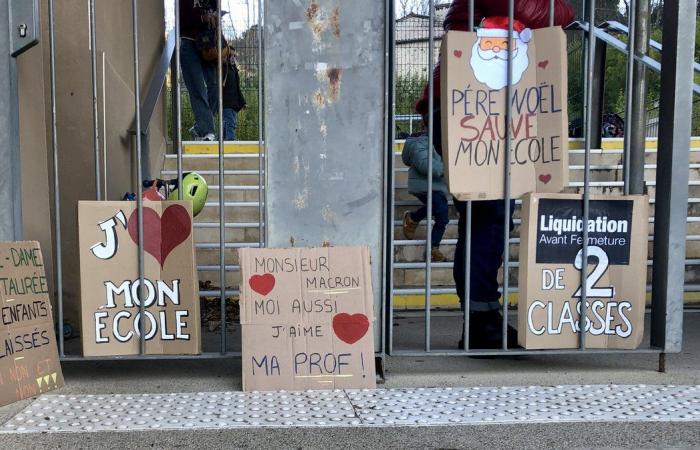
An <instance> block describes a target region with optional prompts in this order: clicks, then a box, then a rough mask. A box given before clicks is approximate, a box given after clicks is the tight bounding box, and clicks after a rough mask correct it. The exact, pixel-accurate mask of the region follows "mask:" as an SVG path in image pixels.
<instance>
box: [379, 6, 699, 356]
mask: <svg viewBox="0 0 700 450" xmlns="http://www.w3.org/2000/svg"><path fill="white" fill-rule="evenodd" d="M429 3H430V11H431V13H430V16H429V25H428V27H429V29H430V31H431V32H430V36H429V42H428V44H427V48H428V58H427V63H426V66H427V67H428V71H427V73H428V93H429V107H428V111H429V114H428V126H427V135H428V142H433V122H434V118H433V113H434V108H433V86H432V83H433V77H432V73H433V67H434V57H433V53H432V51H433V48H434V39H435V38H434V35H433V32H432V31H433V28H434V11H435V4H434V3H435V2H434V1H433V0H431V1H430V2H429ZM468 4H469V22H470V23H469V29H470V30H473V26H474V2H473V1H470V2H469V3H468ZM586 7H587V14H586V22H578V23H577V24H576V25H577V26H578V29H580V30H582V31H583V32H584V44H585V47H584V48H585V54H584V57H585V61H584V67H585V72H584V75H583V80H584V89H583V92H584V130H585V132H584V149H583V156H584V162H583V167H579V168H577V170H582V171H583V181H582V182H578V183H571V185H573V186H578V187H580V188H582V193H583V200H582V203H583V218H582V220H583V222H584V223H586V222H587V220H588V217H589V205H590V201H591V200H590V192H591V189H592V188H593V187H595V186H597V185H603V186H619V187H620V188H621V189H622V191H623V194H624V195H629V194H641V193H643V192H637V191H636V188H635V187H634V186H633V185H632V184H631V182H630V173H636V174H639V173H640V171H641V176H642V177H643V170H644V167H643V163H642V167H639V166H634V167H633V165H632V164H633V163H632V161H638V160H639V157H638V158H637V159H636V160H632V159H631V158H630V156H631V155H633V154H634V153H635V152H637V153H639V152H641V161H644V149H643V148H642V149H639V148H634V147H633V146H632V141H631V140H630V139H628V138H626V139H625V140H624V148H623V151H622V153H623V155H622V156H623V160H622V163H621V164H615V165H614V169H615V170H618V169H622V170H623V173H624V181H621V182H612V183H610V182H595V181H592V180H591V176H590V172H591V169H592V168H593V167H594V166H593V164H592V163H591V154H592V149H593V148H594V146H595V144H594V143H595V141H598V142H599V136H600V134H598V135H597V136H594V135H593V129H592V125H593V122H594V120H595V119H594V118H593V116H592V114H593V108H592V104H593V102H594V100H593V90H594V86H593V84H592V83H593V79H594V62H595V58H596V53H595V52H596V48H597V47H596V44H597V42H605V43H606V44H608V45H611V46H613V47H614V48H616V49H618V50H621V51H623V52H624V53H625V54H626V55H628V63H627V67H626V75H627V82H626V86H625V97H626V104H627V111H626V112H627V114H628V116H627V117H628V118H629V117H630V116H629V114H631V112H632V111H631V108H632V102H631V100H632V96H631V95H632V94H631V92H632V86H633V83H634V80H633V77H632V72H633V67H634V64H633V63H634V61H640V62H641V63H643V64H644V65H646V66H648V67H650V68H651V69H653V70H659V71H661V74H662V87H661V99H660V103H661V105H662V107H663V108H664V109H665V110H664V111H663V112H662V113H660V114H659V121H660V127H659V129H660V130H661V134H660V136H659V152H658V154H657V158H658V167H657V168H656V173H657V181H656V182H655V183H648V185H650V186H651V185H654V186H655V187H656V198H655V199H653V200H652V201H653V203H655V205H656V213H655V216H654V218H653V219H652V220H653V222H654V224H655V229H654V234H653V236H650V238H649V241H650V242H653V245H654V253H653V254H654V259H652V260H650V261H649V262H648V265H649V266H653V277H652V283H651V285H650V286H648V290H650V291H651V292H652V305H651V320H652V326H651V341H650V345H649V346H647V347H642V348H640V349H637V350H631V351H635V352H650V353H659V354H661V355H662V356H661V358H662V359H660V361H662V360H663V354H664V353H665V352H677V351H679V350H680V340H681V335H682V330H681V326H680V324H681V323H682V307H683V277H684V269H683V267H684V265H685V264H686V263H691V264H692V263H693V261H692V260H686V261H683V258H679V257H678V255H672V254H671V247H672V246H674V247H673V248H675V249H676V250H679V249H681V248H683V247H681V244H680V241H681V240H682V241H683V242H685V234H686V230H685V226H686V223H687V220H688V218H687V217H686V212H687V211H686V209H687V207H688V195H687V187H688V168H689V166H688V154H689V153H688V142H689V136H690V133H689V127H688V125H689V117H690V114H686V113H687V112H688V107H689V102H688V101H687V98H688V97H689V94H690V92H691V89H692V90H693V91H695V90H696V89H697V87H696V86H695V85H694V83H693V82H692V73H693V70H692V66H693V61H692V59H693V56H692V55H693V53H692V51H691V49H689V48H688V47H687V46H686V45H683V44H681V43H680V42H679V41H678V33H679V31H678V28H677V27H678V26H679V24H682V27H681V29H691V30H692V29H694V26H691V25H694V17H695V15H694V14H690V11H694V9H695V5H694V4H691V2H689V1H679V2H674V4H673V5H668V2H667V4H666V8H667V10H666V11H665V17H664V18H665V21H664V41H665V42H664V47H665V48H667V49H668V48H672V50H667V52H664V54H663V61H662V62H663V63H664V64H663V65H662V64H660V63H659V62H657V61H655V60H653V59H652V58H650V57H649V56H647V55H639V54H635V53H634V52H633V51H631V50H630V49H632V48H634V36H631V37H630V39H628V41H627V43H623V42H622V41H620V40H619V39H617V38H615V37H613V36H611V35H610V34H608V33H606V32H605V31H603V30H601V29H598V28H596V27H595V26H590V24H591V23H595V1H588V2H587V3H586ZM549 8H550V10H549V12H550V14H549V23H550V25H552V24H553V16H554V10H553V8H554V2H552V1H550V4H549ZM629 10H630V11H634V10H635V1H634V0H632V1H631V2H630V5H629ZM508 18H509V24H510V25H509V30H508V42H509V46H510V45H512V37H513V29H512V23H513V18H514V1H513V0H510V1H509V2H508ZM630 20H631V22H634V20H635V19H634V17H631V18H630ZM632 33H634V30H632ZM691 41H692V39H691ZM629 55H633V56H629ZM511 64H512V61H511V60H510V59H509V60H508V68H507V74H508V83H507V87H506V95H505V98H506V99H509V98H510V91H511V86H512V79H511V69H510V66H511ZM681 72H683V73H682V76H680V73H681ZM686 89H687V90H688V92H687V93H686ZM680 92H683V94H679V93H680ZM683 96H685V97H686V98H682V97H683ZM511 108H512V104H511V102H510V101H508V100H507V101H506V106H505V110H506V118H505V123H509V117H511ZM664 113H665V114H664ZM680 118H683V124H680V125H679V126H676V125H675V124H674V119H675V120H679V119H680ZM686 118H687V120H686ZM415 119H416V117H415V116H412V115H405V114H404V115H397V116H396V117H394V118H393V121H392V124H391V126H390V127H389V129H390V130H392V132H395V131H396V130H397V128H396V125H395V124H396V122H398V121H405V122H409V124H410V125H409V130H410V132H412V131H413V121H414V120H415ZM686 121H687V122H688V123H686ZM506 130H507V134H508V136H507V137H506V139H505V152H504V154H505V159H506V161H505V163H504V167H505V177H504V178H505V185H504V192H505V198H504V200H503V206H504V209H505V212H506V214H505V221H506V223H505V226H504V228H505V233H504V236H503V241H504V242H505V243H506V244H505V245H504V255H503V264H502V269H501V270H502V282H501V283H502V286H501V288H500V292H501V293H504V292H505V293H509V292H516V291H517V289H516V288H513V287H511V286H510V276H509V275H510V273H509V272H510V270H511V268H513V267H517V265H518V263H517V262H513V261H510V246H511V244H517V243H519V239H517V238H515V239H513V238H512V237H511V232H510V227H509V220H510V208H511V198H510V176H511V174H510V164H509V160H508V159H509V156H510V146H511V142H510V139H509V135H510V133H509V132H510V131H511V130H510V128H509V127H506ZM392 150H393V149H392ZM428 161H429V164H428V165H429V167H428V170H427V178H428V189H427V192H428V193H430V192H432V186H433V174H432V158H428ZM399 170H404V171H405V170H406V169H399ZM681 171H684V173H682V174H681ZM671 173H673V174H675V175H676V176H678V177H679V178H678V179H669V178H668V176H669V175H670V174H671ZM692 183H696V182H691V184H692ZM392 186H394V192H396V190H397V189H398V188H399V187H400V186H398V185H397V183H396V180H395V177H394V178H393V179H392ZM431 197H432V196H431V195H427V205H426V210H427V211H428V220H427V223H426V226H425V227H424V228H425V235H426V239H424V240H416V241H403V240H397V239H396V237H395V229H396V226H397V225H400V224H401V221H399V220H395V214H396V210H397V207H398V206H408V205H417V204H418V203H417V202H413V201H398V200H396V198H395V197H393V196H392V198H391V199H390V201H391V204H390V205H389V207H388V208H387V213H388V215H389V220H390V221H391V223H392V224H394V226H393V227H390V229H389V232H388V236H387V239H388V240H389V242H390V245H389V246H388V250H387V258H388V260H389V265H390V269H389V270H388V271H387V274H388V276H390V277H392V279H391V280H390V282H389V286H390V289H389V291H388V294H387V299H386V303H387V318H386V320H385V332H386V334H387V338H386V351H387V352H388V353H389V354H392V355H407V356H417V355H420V356H424V355H464V354H470V355H519V354H563V353H582V352H586V353H599V352H600V350H593V349H590V348H587V347H586V333H579V335H578V337H579V346H578V348H577V349H571V350H522V349H512V348H511V349H509V348H508V345H507V342H508V339H507V336H508V325H509V320H508V315H509V302H508V301H507V300H506V299H507V296H506V295H503V296H502V298H503V301H502V302H501V306H502V307H501V317H502V327H501V328H502V329H501V342H502V346H501V348H500V349H496V350H492V349H489V350H484V349H473V348H471V347H470V343H469V328H470V323H469V322H470V300H471V299H470V285H469V284H470V276H469V274H470V273H471V261H470V256H471V244H472V242H471V239H472V235H471V222H472V204H473V202H470V201H468V202H466V206H465V208H464V211H462V212H461V214H463V215H464V216H465V217H463V218H462V220H465V221H466V227H465V229H464V234H462V235H459V236H458V237H457V239H456V240H454V239H452V240H448V241H447V242H446V243H448V244H455V243H456V242H458V241H459V240H464V253H465V254H464V259H465V277H464V280H465V286H464V297H463V298H461V299H460V302H461V303H462V305H463V307H462V312H461V313H460V314H461V316H462V323H463V330H462V331H463V336H464V339H463V342H462V347H461V350H454V349H444V348H442V349H436V348H434V347H433V345H432V336H431V312H432V310H433V308H432V305H431V296H432V294H453V293H455V292H456V290H455V289H454V288H452V287H447V288H445V287H434V286H433V285H432V280H431V270H432V269H433V268H444V269H446V268H452V267H453V264H452V263H451V262H447V263H443V262H439V263H433V262H432V261H431V243H430V236H431V229H432V223H433V222H432V220H430V219H431V211H432V201H431V200H432V199H431ZM681 212H682V214H683V218H685V219H686V220H684V219H683V218H681ZM516 222H517V219H516ZM450 223H451V224H454V220H453V221H451V222H450ZM668 233H672V234H673V236H672V237H670V236H669V234H668ZM587 235H588V230H587V229H586V227H584V229H583V242H584V244H583V249H582V251H583V257H582V262H583V264H582V266H583V267H582V269H581V277H582V280H581V281H582V283H581V286H582V288H581V291H582V292H581V305H582V307H581V311H580V312H579V313H578V314H579V317H584V316H585V315H586V314H587V312H586V299H587V292H586V283H585V275H586V274H587V272H588V270H587V264H588V236H587ZM695 237H696V236H691V239H693V238H695ZM397 245H417V246H424V247H425V260H424V261H423V262H420V261H419V262H397V261H395V254H396V252H395V249H396V247H397ZM683 245H684V244H683ZM674 256H675V257H674ZM670 258H673V262H671V261H670ZM419 268H424V269H423V274H424V278H425V286H424V287H423V288H417V287H416V288H406V287H403V288H396V287H395V285H394V280H393V274H394V269H414V270H415V269H419ZM693 287H694V286H689V288H691V289H692V288H693ZM395 294H404V295H405V294H419V295H421V296H422V297H424V298H425V301H424V304H423V305H424V306H423V309H422V313H421V314H420V315H419V317H421V318H422V320H423V321H424V330H425V331H424V343H423V345H422V346H421V347H420V348H416V347H411V348H409V349H406V348H405V345H403V346H400V347H402V348H401V349H399V348H398V347H397V342H396V336H395V333H394V325H395V320H394V319H395V317H396V315H395V310H394V305H393V302H394V296H395ZM409 347H410V344H409ZM608 351H610V350H608ZM615 351H616V352H626V351H622V350H615ZM660 366H661V364H660Z"/></svg>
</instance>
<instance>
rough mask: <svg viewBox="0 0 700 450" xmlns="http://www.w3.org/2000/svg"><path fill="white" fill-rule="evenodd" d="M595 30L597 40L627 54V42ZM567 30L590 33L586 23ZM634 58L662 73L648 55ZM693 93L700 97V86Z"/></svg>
mask: <svg viewBox="0 0 700 450" xmlns="http://www.w3.org/2000/svg"><path fill="white" fill-rule="evenodd" d="M594 28H595V29H594V30H593V35H594V36H595V37H596V39H600V40H601V41H603V42H605V43H606V44H609V45H611V46H612V47H614V48H616V49H617V50H619V51H621V52H622V53H624V54H625V55H626V54H627V44H626V43H625V42H622V41H621V40H619V39H618V38H616V37H615V36H613V35H611V34H610V33H607V32H606V31H604V30H603V29H601V28H599V27H594ZM566 29H567V30H580V31H588V23H586V22H579V21H576V22H572V23H571V24H570V25H569V26H567V27H566ZM633 58H634V59H635V60H636V61H639V62H641V63H642V64H644V65H645V66H646V67H648V68H650V69H652V70H654V71H655V72H659V73H661V63H660V62H658V61H657V60H655V59H653V58H651V57H650V56H648V55H642V56H638V55H634V56H633ZM693 92H694V93H696V94H699V95H700V85H697V84H695V83H693Z"/></svg>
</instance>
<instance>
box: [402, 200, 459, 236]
mask: <svg viewBox="0 0 700 450" xmlns="http://www.w3.org/2000/svg"><path fill="white" fill-rule="evenodd" d="M413 195H415V196H416V198H417V199H418V200H420V201H421V203H423V206H422V207H420V208H418V209H417V210H416V211H414V212H412V213H410V214H409V215H410V217H411V220H412V221H414V222H416V223H418V222H420V221H421V220H423V219H425V218H426V217H427V215H428V208H427V207H426V206H425V205H427V203H428V194H426V193H419V194H413ZM433 217H434V218H435V224H434V225H433V231H432V234H431V235H430V245H431V246H433V247H438V246H439V245H440V241H441V240H442V237H443V236H444V235H445V229H446V228H447V224H448V223H449V221H450V217H449V206H448V205H447V196H446V195H445V193H444V192H442V191H433Z"/></svg>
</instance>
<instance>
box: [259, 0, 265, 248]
mask: <svg viewBox="0 0 700 450" xmlns="http://www.w3.org/2000/svg"><path fill="white" fill-rule="evenodd" d="M262 20H263V17H262V0H258V240H259V242H260V247H265V241H266V239H265V189H266V188H267V186H266V185H265V171H266V167H265V154H264V152H265V149H264V146H263V141H264V136H265V135H264V131H265V130H264V128H263V115H264V109H263V101H264V99H263V72H262V67H263V44H262V39H263V32H262Z"/></svg>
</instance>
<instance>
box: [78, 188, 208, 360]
mask: <svg viewBox="0 0 700 450" xmlns="http://www.w3.org/2000/svg"><path fill="white" fill-rule="evenodd" d="M136 206H137V205H136V202H87V201H81V202H80V203H79V205H78V223H79V229H80V282H81V309H82V327H81V328H82V330H83V339H82V341H83V354H84V355H86V356H88V355H89V356H112V355H134V354H138V353H139V347H140V328H141V325H143V332H144V333H143V334H144V340H145V341H146V353H148V354H197V353H199V352H200V346H201V339H200V323H199V320H200V319H199V296H198V292H197V290H198V282H197V272H196V265H195V262H194V242H193V238H192V203H191V202H187V201H183V202H176V201H172V202H171V201H163V202H159V201H157V202H150V201H146V202H144V208H143V233H144V234H143V242H144V281H143V286H140V283H141V281H140V279H139V270H138V245H137V242H138V215H137V208H136ZM142 297H143V298H142ZM141 303H143V305H144V312H143V315H142V314H141V311H140V305H141ZM141 321H143V324H141Z"/></svg>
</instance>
